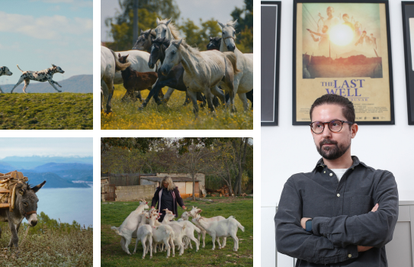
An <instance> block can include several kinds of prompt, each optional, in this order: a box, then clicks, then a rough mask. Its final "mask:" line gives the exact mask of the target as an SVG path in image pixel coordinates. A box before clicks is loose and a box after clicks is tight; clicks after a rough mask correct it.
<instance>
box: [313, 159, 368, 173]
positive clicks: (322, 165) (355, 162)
mask: <svg viewBox="0 0 414 267" xmlns="http://www.w3.org/2000/svg"><path fill="white" fill-rule="evenodd" d="M359 164H361V165H363V166H365V167H366V165H365V163H363V162H361V161H359V159H358V157H357V156H352V165H351V167H350V168H355V167H356V166H358V165H359ZM325 168H327V167H326V165H325V163H323V158H321V159H319V160H318V162H317V163H316V166H315V168H314V169H313V171H312V172H317V171H321V170H323V169H325Z"/></svg>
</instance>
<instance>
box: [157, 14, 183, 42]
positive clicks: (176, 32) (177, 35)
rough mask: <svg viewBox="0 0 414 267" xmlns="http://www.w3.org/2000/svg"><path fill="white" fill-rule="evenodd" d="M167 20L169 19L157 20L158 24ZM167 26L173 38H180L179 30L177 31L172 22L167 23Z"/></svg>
mask: <svg viewBox="0 0 414 267" xmlns="http://www.w3.org/2000/svg"><path fill="white" fill-rule="evenodd" d="M168 20H169V19H163V20H160V21H159V22H158V24H165V23H167V21H168ZM168 28H169V29H170V31H171V34H172V36H173V37H174V39H176V40H177V39H180V35H179V31H178V29H177V27H176V26H175V25H174V23H172V22H170V23H168Z"/></svg>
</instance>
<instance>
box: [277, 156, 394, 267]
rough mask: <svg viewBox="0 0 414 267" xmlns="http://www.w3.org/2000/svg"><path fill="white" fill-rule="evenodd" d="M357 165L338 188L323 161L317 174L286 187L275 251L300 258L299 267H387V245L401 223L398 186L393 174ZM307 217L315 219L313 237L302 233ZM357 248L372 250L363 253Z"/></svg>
mask: <svg viewBox="0 0 414 267" xmlns="http://www.w3.org/2000/svg"><path fill="white" fill-rule="evenodd" d="M352 159H353V164H352V166H351V168H349V169H348V170H347V171H346V172H345V174H344V175H343V177H342V179H341V180H340V181H339V182H338V179H337V177H336V175H335V173H333V172H332V171H331V170H330V169H328V168H327V167H326V165H324V163H323V160H322V159H321V160H319V162H318V163H317V165H316V167H315V169H314V170H313V171H312V172H310V173H298V174H295V175H293V176H292V177H290V178H289V180H288V181H287V182H286V184H285V186H284V189H283V192H282V196H281V198H280V202H279V205H278V211H277V213H276V216H275V224H276V246H277V249H278V251H279V252H281V253H284V254H287V255H289V256H292V257H295V258H297V259H298V260H297V264H296V266H347V267H351V266H352V267H383V266H388V264H387V258H386V254H385V244H387V243H388V242H389V241H391V239H392V235H393V232H394V228H395V224H396V223H397V218H398V191H397V184H396V183H395V179H394V176H393V174H392V173H390V172H388V171H383V170H375V169H373V168H371V167H368V166H367V165H365V164H364V163H362V162H360V161H359V160H358V158H357V157H354V156H353V157H352ZM376 203H378V204H379V208H378V210H377V211H376V212H371V209H372V208H373V207H374V205H375V204H376ZM303 217H309V218H312V232H307V231H305V230H304V229H303V228H302V227H301V225H300V220H301V218H303ZM358 245H362V246H373V248H372V249H370V250H368V251H366V252H360V253H358V250H357V246H358Z"/></svg>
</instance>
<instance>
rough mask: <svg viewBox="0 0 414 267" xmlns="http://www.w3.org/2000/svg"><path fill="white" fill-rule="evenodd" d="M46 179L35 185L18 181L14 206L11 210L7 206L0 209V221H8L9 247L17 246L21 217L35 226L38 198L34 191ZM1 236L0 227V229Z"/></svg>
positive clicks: (38, 188) (37, 189)
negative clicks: (31, 185)
mask: <svg viewBox="0 0 414 267" xmlns="http://www.w3.org/2000/svg"><path fill="white" fill-rule="evenodd" d="M45 183H46V181H43V182H42V183H40V184H38V185H36V186H35V187H30V185H29V184H28V183H27V182H26V183H18V184H17V185H16V189H15V197H16V200H15V206H14V210H13V211H9V209H8V208H7V209H6V208H3V209H0V222H8V223H9V227H10V231H11V234H12V236H11V239H10V242H9V245H8V246H9V247H13V246H14V247H16V248H18V247H17V244H18V241H19V238H18V236H17V232H18V231H19V227H20V224H21V223H22V221H23V219H24V218H26V220H27V221H28V223H29V225H30V226H36V224H37V202H38V201H39V199H38V198H37V196H36V192H37V191H39V190H40V188H42V187H43V185H44V184H45ZM0 237H1V229H0Z"/></svg>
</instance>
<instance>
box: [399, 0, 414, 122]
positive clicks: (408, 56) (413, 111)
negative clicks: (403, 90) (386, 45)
mask: <svg viewBox="0 0 414 267" xmlns="http://www.w3.org/2000/svg"><path fill="white" fill-rule="evenodd" d="M401 6H402V19H403V36H404V54H405V80H406V86H407V112H408V125H414V69H413V68H414V62H413V59H414V51H413V50H414V49H412V47H413V46H414V1H410V2H401ZM410 19H412V20H411V24H410ZM411 35H413V36H411ZM412 40H413V41H412Z"/></svg>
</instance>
